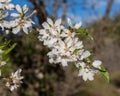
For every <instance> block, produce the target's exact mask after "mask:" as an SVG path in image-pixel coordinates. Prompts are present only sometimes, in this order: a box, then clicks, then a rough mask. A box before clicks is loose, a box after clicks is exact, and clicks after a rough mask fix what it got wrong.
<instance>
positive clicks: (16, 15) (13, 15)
mask: <svg viewBox="0 0 120 96" xmlns="http://www.w3.org/2000/svg"><path fill="white" fill-rule="evenodd" d="M11 16H12V17H19V16H20V15H19V14H17V13H12V14H11Z"/></svg>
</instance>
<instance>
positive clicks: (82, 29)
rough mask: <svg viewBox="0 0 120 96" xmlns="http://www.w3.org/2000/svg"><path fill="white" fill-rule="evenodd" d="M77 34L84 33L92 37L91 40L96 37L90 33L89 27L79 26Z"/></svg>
mask: <svg viewBox="0 0 120 96" xmlns="http://www.w3.org/2000/svg"><path fill="white" fill-rule="evenodd" d="M76 34H78V35H83V36H87V37H88V38H90V39H91V40H94V38H93V37H92V35H90V34H89V33H88V29H87V28H83V27H81V28H79V29H78V31H77V32H76Z"/></svg>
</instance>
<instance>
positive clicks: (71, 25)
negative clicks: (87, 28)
mask: <svg viewBox="0 0 120 96" xmlns="http://www.w3.org/2000/svg"><path fill="white" fill-rule="evenodd" d="M67 21H68V24H69V26H70V27H71V28H73V29H79V28H80V27H81V25H82V22H81V21H80V22H79V23H76V24H75V25H73V24H72V22H71V19H70V18H68V20H67Z"/></svg>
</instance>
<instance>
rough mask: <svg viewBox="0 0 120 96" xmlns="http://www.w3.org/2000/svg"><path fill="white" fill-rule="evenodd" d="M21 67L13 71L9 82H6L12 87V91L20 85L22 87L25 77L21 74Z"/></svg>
mask: <svg viewBox="0 0 120 96" xmlns="http://www.w3.org/2000/svg"><path fill="white" fill-rule="evenodd" d="M21 71H22V70H21V69H18V70H17V71H16V72H15V73H12V74H11V76H10V77H9V80H8V82H7V83H6V86H7V87H8V88H10V90H11V91H14V90H16V89H17V88H18V87H20V85H21V83H22V81H21V80H22V79H23V78H24V77H23V76H21Z"/></svg>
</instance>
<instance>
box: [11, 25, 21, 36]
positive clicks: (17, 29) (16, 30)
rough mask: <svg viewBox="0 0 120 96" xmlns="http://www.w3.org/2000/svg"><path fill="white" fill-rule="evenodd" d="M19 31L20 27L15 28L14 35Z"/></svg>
mask: <svg viewBox="0 0 120 96" xmlns="http://www.w3.org/2000/svg"><path fill="white" fill-rule="evenodd" d="M19 31H20V27H19V26H18V27H16V28H14V29H13V30H12V32H13V33H14V34H17V33H18V32H19Z"/></svg>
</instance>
